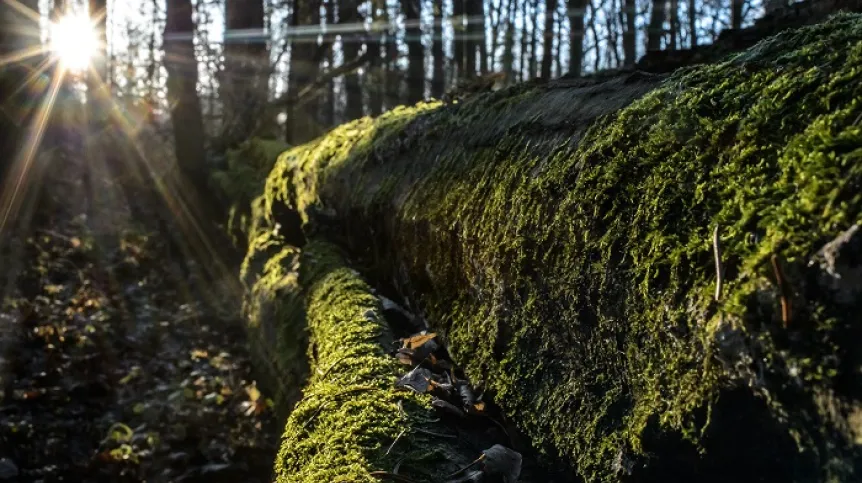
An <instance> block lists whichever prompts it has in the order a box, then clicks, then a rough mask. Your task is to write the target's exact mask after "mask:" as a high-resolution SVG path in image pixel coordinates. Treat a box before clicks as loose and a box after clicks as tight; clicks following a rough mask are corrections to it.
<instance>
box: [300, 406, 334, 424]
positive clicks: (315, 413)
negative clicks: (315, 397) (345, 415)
mask: <svg viewBox="0 0 862 483" xmlns="http://www.w3.org/2000/svg"><path fill="white" fill-rule="evenodd" d="M327 404H329V401H324V402H323V403H322V404H321V405H320V407H319V408H317V411H315V412H314V414H312V415H311V417H309V418H308V420H307V421H306V422H305V423H303V424H302V429H305V428H307V427H308V425H309V424H311V422H312V421H314V419H315V418H317V415H318V414H320V412H321V411H323V409H324V408H325V407H326V405H327Z"/></svg>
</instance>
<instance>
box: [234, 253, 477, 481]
mask: <svg viewBox="0 0 862 483" xmlns="http://www.w3.org/2000/svg"><path fill="white" fill-rule="evenodd" d="M253 294H254V296H253V297H250V299H249V300H250V301H254V302H253V303H250V305H249V307H248V309H249V316H250V320H252V322H253V325H254V326H256V327H258V328H261V324H262V325H263V326H267V325H269V326H277V327H278V330H277V331H276V332H274V333H269V332H268V331H267V330H261V331H259V332H258V334H257V335H258V339H256V341H255V345H256V347H257V348H258V349H262V348H266V347H269V348H270V352H269V353H268V354H270V357H271V358H268V357H260V358H259V359H260V360H259V363H261V364H265V365H264V367H267V368H269V371H268V372H269V373H270V375H271V376H274V377H272V378H271V382H272V381H273V380H274V381H277V382H278V385H277V387H279V388H282V389H283V390H282V391H281V392H280V393H279V394H278V397H279V399H280V400H281V401H282V402H285V400H292V401H296V400H297V399H299V398H298V396H299V394H298V391H297V389H298V388H300V387H303V381H305V384H304V389H303V394H302V397H301V399H299V400H298V402H296V404H295V406H294V407H293V411H292V412H291V413H290V416H289V418H288V419H287V423H286V426H285V432H284V436H283V437H282V445H281V450H280V452H279V454H278V458H277V460H276V463H275V469H276V476H277V478H278V481H284V482H315V483H316V482H321V481H350V482H360V481H377V480H376V479H374V478H373V477H372V472H374V471H382V472H389V471H391V469H392V468H393V467H395V466H396V464H397V465H398V466H399V468H400V472H399V474H400V475H401V476H405V477H409V478H411V479H412V480H414V481H440V479H441V477H442V476H443V475H446V474H449V473H452V472H454V471H455V470H457V469H458V468H460V467H463V466H465V465H466V464H467V463H469V461H470V460H469V459H467V458H469V457H471V455H472V457H475V456H476V454H477V453H476V449H474V448H470V447H465V446H462V443H460V442H459V441H458V440H457V439H455V440H453V439H451V437H448V436H447V435H446V434H443V435H442V436H440V435H439V434H438V433H439V431H440V430H439V429H438V428H437V426H435V425H434V424H433V423H434V422H435V421H437V419H436V416H435V414H434V412H433V410H432V407H431V405H430V402H431V401H430V396H428V395H417V394H413V393H410V392H405V391H404V390H399V389H396V385H395V382H396V380H397V377H398V376H400V375H401V374H402V373H403V372H404V370H403V366H400V365H399V364H398V363H397V362H396V359H395V358H394V357H392V356H391V355H389V354H387V353H386V352H385V350H384V347H385V346H386V345H389V343H391V342H392V340H393V337H392V335H391V333H390V332H389V329H388V327H387V326H386V323H385V321H384V320H383V317H382V315H381V311H380V308H379V306H378V305H379V303H378V299H377V297H376V296H375V295H373V294H372V293H371V289H370V287H369V286H368V285H367V284H366V283H365V282H364V281H363V280H362V279H361V278H360V276H359V274H358V273H356V272H355V271H354V270H352V269H350V268H348V267H346V266H345V264H344V262H343V260H342V258H341V255H340V254H339V252H338V249H337V248H335V247H333V246H331V245H329V244H327V243H324V242H312V243H310V244H308V245H307V246H305V247H304V248H303V250H301V251H300V250H298V249H296V248H295V247H291V246H289V245H283V244H282V245H280V250H279V251H278V253H277V254H276V255H274V256H272V257H270V258H269V261H268V263H267V267H266V268H265V269H264V270H263V276H262V277H260V278H259V279H258V282H257V284H256V286H255V288H254V291H253ZM304 331H307V335H308V341H307V347H308V353H307V355H306V353H305V351H304V350H303V348H304V346H305V345H306V344H305V343H302V342H301V341H302V340H303V334H302V332H304ZM272 349H275V350H274V351H273V350H272ZM261 355H262V356H263V355H264V354H261ZM303 369H307V370H308V372H305V371H304V370H303ZM270 386H271V385H270ZM285 388H286V389H285ZM423 427H424V428H425V429H424V430H423Z"/></svg>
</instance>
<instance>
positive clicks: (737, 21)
mask: <svg viewBox="0 0 862 483" xmlns="http://www.w3.org/2000/svg"><path fill="white" fill-rule="evenodd" d="M744 4H745V0H730V28H732V29H734V30H739V29H741V28H742V6H743V5H744Z"/></svg>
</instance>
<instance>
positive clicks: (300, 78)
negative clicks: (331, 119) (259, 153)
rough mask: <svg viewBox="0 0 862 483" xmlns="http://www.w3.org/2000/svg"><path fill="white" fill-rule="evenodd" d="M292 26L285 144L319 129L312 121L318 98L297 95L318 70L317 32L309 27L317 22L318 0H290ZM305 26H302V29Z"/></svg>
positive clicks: (310, 136) (297, 141)
mask: <svg viewBox="0 0 862 483" xmlns="http://www.w3.org/2000/svg"><path fill="white" fill-rule="evenodd" d="M290 25H291V27H293V28H294V30H295V35H294V36H293V37H292V40H291V43H290V45H291V48H290V71H289V74H288V75H289V77H288V84H287V99H288V106H287V109H288V114H287V123H286V131H285V134H286V138H287V142H288V143H289V144H300V143H303V142H306V141H309V140H311V139H314V138H315V137H317V136H318V135H319V134H321V132H322V131H323V129H322V128H321V126H320V125H319V124H318V123H317V122H316V120H317V112H318V102H319V101H318V99H317V97H315V96H309V97H308V98H305V99H299V97H300V96H299V93H300V92H301V91H302V90H303V88H304V87H305V86H309V85H312V84H313V83H314V81H315V80H316V79H317V76H318V74H319V72H320V61H321V60H322V59H320V58H319V56H318V54H319V51H320V49H319V47H318V45H317V35H316V32H315V34H314V35H312V34H310V33H309V32H308V30H307V29H309V27H312V26H315V25H320V2H319V0H294V2H293V16H292V17H291V22H290ZM303 29H305V30H303Z"/></svg>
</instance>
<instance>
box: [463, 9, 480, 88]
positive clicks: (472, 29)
mask: <svg viewBox="0 0 862 483" xmlns="http://www.w3.org/2000/svg"><path fill="white" fill-rule="evenodd" d="M477 1H481V0H464V16H465V17H466V19H467V25H466V26H465V29H466V31H465V35H464V50H465V52H464V75H463V78H464V79H470V78H472V77H475V76H476V50H477V48H478V47H479V42H478V41H477V39H476V22H477V15H478V14H477V11H478V9H477V8H476V2H477Z"/></svg>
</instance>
